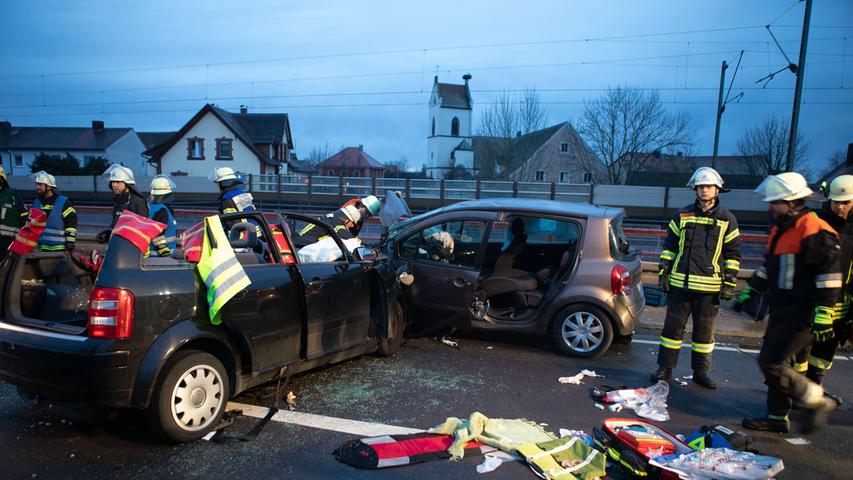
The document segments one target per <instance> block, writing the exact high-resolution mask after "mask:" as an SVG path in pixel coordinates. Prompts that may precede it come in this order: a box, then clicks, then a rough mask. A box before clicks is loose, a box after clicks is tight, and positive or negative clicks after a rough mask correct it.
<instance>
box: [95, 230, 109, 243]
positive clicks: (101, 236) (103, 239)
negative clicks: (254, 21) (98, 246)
mask: <svg viewBox="0 0 853 480" xmlns="http://www.w3.org/2000/svg"><path fill="white" fill-rule="evenodd" d="M112 233H113V231H112V229H109V228H108V229H106V230H102V231H101V232H100V233H98V234H97V235H96V236H95V239H96V240H98V243H107V242H109V241H110V235H112Z"/></svg>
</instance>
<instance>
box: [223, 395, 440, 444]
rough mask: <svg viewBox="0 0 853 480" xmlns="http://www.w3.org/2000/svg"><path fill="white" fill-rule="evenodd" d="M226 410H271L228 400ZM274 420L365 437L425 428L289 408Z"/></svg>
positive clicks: (252, 414)
mask: <svg viewBox="0 0 853 480" xmlns="http://www.w3.org/2000/svg"><path fill="white" fill-rule="evenodd" d="M225 409H226V410H242V411H243V415H245V416H247V417H255V418H264V417H265V416H267V412H269V408H267V407H259V406H257V405H249V404H246V403H237V402H228V405H226V406H225ZM272 420H273V421H276V422H282V423H292V424H294V425H302V426H304V427H311V428H319V429H321V430H331V431H333V432H341V433H349V434H352V435H360V436H363V437H378V436H380V435H404V434H409V433H420V432H423V431H424V430H420V429H416V428H408V427H399V426H396V425H386V424H383V423H369V422H362V421H359V420H349V419H346V418H337V417H327V416H325V415H316V414H313V413H304V412H292V411H288V410H279V411H278V412H277V413H276V414H275V415H273V417H272Z"/></svg>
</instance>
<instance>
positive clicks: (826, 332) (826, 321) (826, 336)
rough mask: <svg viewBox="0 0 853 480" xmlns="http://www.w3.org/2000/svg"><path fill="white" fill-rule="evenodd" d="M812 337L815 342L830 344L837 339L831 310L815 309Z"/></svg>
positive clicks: (826, 308)
mask: <svg viewBox="0 0 853 480" xmlns="http://www.w3.org/2000/svg"><path fill="white" fill-rule="evenodd" d="M812 337H814V341H815V342H828V341H830V340H833V339H834V338H835V329H834V328H833V327H832V309H831V308H829V307H820V306H819V307H815V309H814V318H813V319H812Z"/></svg>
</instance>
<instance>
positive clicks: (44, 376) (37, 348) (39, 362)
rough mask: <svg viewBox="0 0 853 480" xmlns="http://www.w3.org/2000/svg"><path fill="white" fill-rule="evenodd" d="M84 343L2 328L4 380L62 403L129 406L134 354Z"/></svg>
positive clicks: (0, 368)
mask: <svg viewBox="0 0 853 480" xmlns="http://www.w3.org/2000/svg"><path fill="white" fill-rule="evenodd" d="M3 327H5V328H3ZM13 328H14V327H13ZM19 330H20V329H19ZM80 338H82V337H80ZM80 338H74V337H71V336H67V335H48V334H43V333H42V334H36V335H33V334H32V333H30V334H27V333H26V332H23V333H22V332H21V331H14V330H10V328H9V325H8V324H2V323H0V380H4V381H6V382H8V383H11V384H13V385H16V386H17V387H18V388H19V389H20V390H22V391H25V392H27V393H32V394H36V395H39V396H42V397H45V398H49V399H51V400H55V401H59V402H86V403H91V404H95V405H100V406H105V407H126V406H129V405H130V398H131V392H132V390H133V380H134V379H133V378H132V375H131V374H130V372H131V371H132V369H131V368H130V362H131V357H130V352H129V351H102V350H103V349H104V348H105V347H106V346H108V344H112V343H114V341H109V340H98V339H88V338H83V339H82V340H80Z"/></svg>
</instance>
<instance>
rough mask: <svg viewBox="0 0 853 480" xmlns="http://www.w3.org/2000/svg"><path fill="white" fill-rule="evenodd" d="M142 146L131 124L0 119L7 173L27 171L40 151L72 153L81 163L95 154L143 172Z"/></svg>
mask: <svg viewBox="0 0 853 480" xmlns="http://www.w3.org/2000/svg"><path fill="white" fill-rule="evenodd" d="M143 151H145V146H144V145H143V143H142V141H141V140H140V139H139V136H138V135H137V134H136V132H135V131H134V130H133V129H132V128H106V127H105V126H104V122H101V121H97V120H96V121H93V122H92V126H91V127H19V126H17V125H12V124H11V123H10V122H0V160H2V166H3V168H4V169H5V170H6V173H7V174H9V175H13V176H23V175H29V174H30V173H31V171H30V164H31V163H32V162H33V161H34V160H35V158H36V156H37V155H39V154H41V153H46V154H48V155H56V156H60V157H61V156H65V154H66V153H68V154H70V155H73V156H74V157H76V158H77V159H78V160H79V161H80V166H83V165H85V164H86V162H87V161H89V160H93V159H95V158H97V157H103V158H106V159H107V160H108V161H110V162H111V163H118V164H122V165H124V166H126V167H129V168H130V169H131V170H133V171H134V173H135V174H136V175H145V174H146V172H147V164H146V163H145V158H144V157H143V156H142V152H143Z"/></svg>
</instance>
